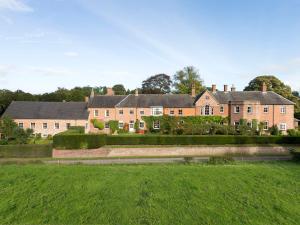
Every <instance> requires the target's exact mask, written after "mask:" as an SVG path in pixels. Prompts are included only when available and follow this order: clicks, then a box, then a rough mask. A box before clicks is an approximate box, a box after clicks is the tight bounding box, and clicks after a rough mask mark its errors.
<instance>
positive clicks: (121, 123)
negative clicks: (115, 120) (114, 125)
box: [118, 121, 124, 129]
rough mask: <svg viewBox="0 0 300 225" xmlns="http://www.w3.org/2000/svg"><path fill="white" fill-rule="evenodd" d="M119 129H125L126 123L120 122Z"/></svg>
mask: <svg viewBox="0 0 300 225" xmlns="http://www.w3.org/2000/svg"><path fill="white" fill-rule="evenodd" d="M118 126H119V129H123V128H124V122H123V121H119V124H118Z"/></svg>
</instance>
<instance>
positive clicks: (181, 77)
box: [174, 66, 205, 94]
mask: <svg viewBox="0 0 300 225" xmlns="http://www.w3.org/2000/svg"><path fill="white" fill-rule="evenodd" d="M193 85H194V86H195V89H196V93H199V92H201V91H203V90H204V89H205V88H204V87H203V80H202V79H201V77H200V74H199V71H198V70H197V69H196V68H195V67H193V66H188V67H185V68H183V70H179V71H177V72H176V74H175V75H174V88H175V92H176V93H179V94H191V92H192V86H193Z"/></svg>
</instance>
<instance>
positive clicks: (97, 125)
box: [91, 119, 104, 130]
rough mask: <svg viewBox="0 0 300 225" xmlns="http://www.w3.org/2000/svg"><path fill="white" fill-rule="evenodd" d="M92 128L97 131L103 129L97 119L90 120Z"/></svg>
mask: <svg viewBox="0 0 300 225" xmlns="http://www.w3.org/2000/svg"><path fill="white" fill-rule="evenodd" d="M91 122H92V124H93V126H94V127H95V128H97V129H99V130H103V129H104V123H103V122H102V121H100V120H97V119H92V120H91Z"/></svg>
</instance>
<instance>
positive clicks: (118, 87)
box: [112, 84, 126, 95]
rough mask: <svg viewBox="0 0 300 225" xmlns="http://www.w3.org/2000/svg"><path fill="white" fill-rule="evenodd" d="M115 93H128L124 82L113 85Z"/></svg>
mask: <svg viewBox="0 0 300 225" xmlns="http://www.w3.org/2000/svg"><path fill="white" fill-rule="evenodd" d="M112 89H113V90H114V92H115V95H126V89H125V87H124V85H123V84H116V85H114V86H113V87H112Z"/></svg>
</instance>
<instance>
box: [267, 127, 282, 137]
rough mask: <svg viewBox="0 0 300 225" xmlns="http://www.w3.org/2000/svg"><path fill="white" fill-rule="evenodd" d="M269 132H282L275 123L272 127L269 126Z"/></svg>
mask: <svg viewBox="0 0 300 225" xmlns="http://www.w3.org/2000/svg"><path fill="white" fill-rule="evenodd" d="M269 133H270V134H271V135H279V134H280V130H279V129H278V126H276V125H273V126H272V127H270V128H269Z"/></svg>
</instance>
